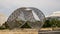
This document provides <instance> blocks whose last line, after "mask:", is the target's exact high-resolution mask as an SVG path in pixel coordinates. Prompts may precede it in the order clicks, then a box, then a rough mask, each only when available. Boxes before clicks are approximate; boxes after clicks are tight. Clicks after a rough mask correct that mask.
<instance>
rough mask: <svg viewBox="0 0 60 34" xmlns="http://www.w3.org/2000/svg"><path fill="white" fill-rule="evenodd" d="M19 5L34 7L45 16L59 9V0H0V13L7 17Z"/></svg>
mask: <svg viewBox="0 0 60 34" xmlns="http://www.w3.org/2000/svg"><path fill="white" fill-rule="evenodd" d="M20 7H35V8H38V9H39V10H41V11H42V12H43V13H44V15H45V16H49V15H50V14H52V13H53V12H55V11H60V0H0V13H3V14H4V15H6V16H7V17H8V16H9V15H10V14H11V13H12V12H13V11H14V10H16V9H18V8H20Z"/></svg>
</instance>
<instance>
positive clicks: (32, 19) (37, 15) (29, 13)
mask: <svg viewBox="0 0 60 34" xmlns="http://www.w3.org/2000/svg"><path fill="white" fill-rule="evenodd" d="M44 19H45V16H44V14H43V13H42V12H41V11H40V10H39V9H37V8H34V7H22V8H19V9H17V10H15V11H14V12H13V13H12V14H11V15H10V16H9V18H8V20H7V24H8V26H9V27H10V28H20V27H22V26H23V25H24V24H25V23H28V25H29V26H31V28H41V27H42V25H43V24H44Z"/></svg>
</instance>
